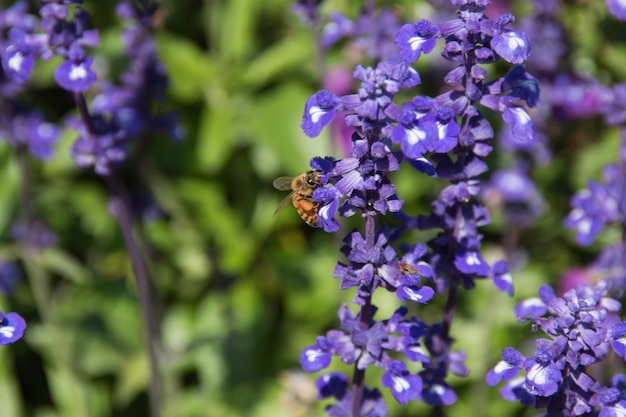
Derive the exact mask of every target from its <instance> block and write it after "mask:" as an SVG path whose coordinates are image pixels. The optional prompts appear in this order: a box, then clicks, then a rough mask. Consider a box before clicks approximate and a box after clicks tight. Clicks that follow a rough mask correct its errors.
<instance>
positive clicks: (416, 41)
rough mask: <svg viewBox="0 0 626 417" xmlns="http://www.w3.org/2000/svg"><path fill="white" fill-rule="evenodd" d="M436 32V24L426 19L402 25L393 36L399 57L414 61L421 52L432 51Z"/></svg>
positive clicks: (435, 41) (435, 40)
mask: <svg viewBox="0 0 626 417" xmlns="http://www.w3.org/2000/svg"><path fill="white" fill-rule="evenodd" d="M437 32H438V28H437V26H435V25H434V24H432V23H430V22H429V21H427V20H420V21H418V22H417V23H415V24H413V25H410V24H407V25H404V26H402V27H401V28H400V30H398V33H397V35H396V38H395V44H396V46H397V47H398V49H399V56H400V58H401V59H404V60H405V61H407V62H415V61H417V59H418V58H419V56H420V54H421V53H422V52H423V53H425V54H427V53H429V52H430V51H432V50H433V48H434V47H435V44H436V43H437V38H436V35H437Z"/></svg>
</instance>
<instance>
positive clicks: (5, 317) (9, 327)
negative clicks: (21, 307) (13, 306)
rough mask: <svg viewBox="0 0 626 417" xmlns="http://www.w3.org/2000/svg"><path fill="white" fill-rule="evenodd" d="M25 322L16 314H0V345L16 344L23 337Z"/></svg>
mask: <svg viewBox="0 0 626 417" xmlns="http://www.w3.org/2000/svg"><path fill="white" fill-rule="evenodd" d="M25 330H26V321H24V319H23V318H22V316H20V315H19V314H17V313H6V314H3V313H2V312H0V345H8V344H11V343H15V342H17V341H18V340H19V339H21V338H22V336H23V335H24V331H25Z"/></svg>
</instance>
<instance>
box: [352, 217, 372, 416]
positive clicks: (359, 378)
mask: <svg viewBox="0 0 626 417" xmlns="http://www.w3.org/2000/svg"><path fill="white" fill-rule="evenodd" d="M375 234H376V220H375V218H374V216H373V215H372V214H369V215H367V216H366V217H365V244H366V245H367V250H368V251H369V250H370V249H371V248H373V247H374V239H375ZM371 309H372V296H371V294H370V295H368V296H367V297H366V298H365V303H364V304H363V305H362V306H361V314H360V323H359V325H360V326H361V328H362V329H363V330H366V329H367V327H368V326H369V323H370V319H371ZM364 383H365V369H359V361H358V360H357V363H356V364H355V365H354V377H353V378H352V397H351V398H352V404H351V406H350V410H351V416H352V417H360V416H361V408H362V405H363V394H364V389H365V385H364Z"/></svg>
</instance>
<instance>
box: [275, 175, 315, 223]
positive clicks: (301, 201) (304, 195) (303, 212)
mask: <svg viewBox="0 0 626 417" xmlns="http://www.w3.org/2000/svg"><path fill="white" fill-rule="evenodd" d="M272 185H273V186H274V188H276V189H277V190H279V191H287V190H291V193H289V195H288V196H287V197H285V199H284V200H283V201H281V202H280V204H279V205H278V207H277V208H276V211H274V216H275V215H276V213H278V212H279V211H280V209H282V208H283V207H285V206H286V205H287V204H288V203H289V200H291V202H292V203H293V206H294V207H295V208H296V211H297V212H298V214H299V215H300V217H301V218H302V220H304V222H305V223H306V224H308V225H309V226H311V227H317V209H318V207H319V203H318V202H316V201H313V192H314V191H315V190H317V189H318V188H319V187H321V185H322V180H321V178H320V173H319V172H317V171H307V172H305V173H304V174H300V175H298V176H296V177H278V178H276V179H275V180H274V182H273V183H272Z"/></svg>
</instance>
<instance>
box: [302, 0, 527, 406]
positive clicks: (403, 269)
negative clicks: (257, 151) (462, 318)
mask: <svg viewBox="0 0 626 417" xmlns="http://www.w3.org/2000/svg"><path fill="white" fill-rule="evenodd" d="M453 3H454V4H456V5H458V6H460V9H459V12H458V17H457V18H456V19H454V20H451V21H447V22H444V23H442V24H434V23H431V22H428V21H426V20H420V21H418V22H417V23H415V24H407V25H404V26H402V27H401V28H400V29H399V30H398V32H397V33H396V35H395V38H394V44H395V45H396V47H397V48H398V50H397V55H394V58H393V59H387V60H384V61H381V62H379V63H378V64H377V65H376V67H375V68H371V67H368V68H365V67H362V66H360V65H359V66H357V67H356V69H355V71H354V73H353V75H354V78H356V79H357V80H359V81H361V86H360V88H359V90H358V92H357V94H346V95H343V96H337V95H334V94H332V93H330V92H328V91H324V90H323V91H320V92H318V93H316V94H314V95H313V96H312V97H311V98H310V99H309V100H308V101H307V103H306V105H305V111H304V116H303V119H302V128H303V130H304V132H305V133H306V134H307V135H308V136H311V137H313V136H317V135H319V133H320V132H321V130H322V129H323V128H324V127H325V126H327V125H328V124H329V123H330V122H331V121H332V120H333V119H334V118H335V117H336V116H337V114H338V113H339V112H347V116H346V123H347V125H348V126H350V127H352V128H353V129H354V133H353V135H352V148H351V151H350V157H348V158H344V159H341V160H337V159H334V158H332V157H325V158H313V160H312V161H311V166H312V167H313V169H315V170H317V171H318V172H320V174H321V178H322V183H323V184H324V187H321V188H319V189H318V190H316V191H315V193H314V199H315V201H317V202H319V218H320V222H319V227H322V228H323V229H324V230H325V231H327V232H334V231H337V230H338V229H339V224H338V222H337V220H336V218H335V217H336V215H337V214H339V215H340V216H344V217H347V216H352V215H355V214H360V215H361V216H362V217H363V218H364V219H365V233H364V234H362V233H361V232H359V231H358V230H353V231H352V232H351V233H350V234H349V235H348V236H347V237H346V238H345V239H344V243H345V245H344V247H343V248H342V253H343V254H344V255H345V256H346V258H347V260H348V263H342V262H339V263H338V264H337V266H336V268H335V271H334V277H335V278H338V279H341V289H348V288H356V294H355V297H354V298H353V302H354V303H355V304H356V305H358V306H360V313H358V314H353V313H352V312H351V311H350V310H349V309H348V308H347V307H345V306H344V307H342V309H341V310H340V314H339V315H340V319H341V328H342V330H341V331H335V330H332V331H330V332H328V333H327V335H326V336H323V337H319V338H318V339H317V341H316V344H315V345H314V346H309V347H307V348H305V349H304V351H303V352H302V355H301V357H300V361H301V364H302V366H303V368H304V369H305V370H307V371H311V372H315V371H319V370H322V369H324V368H326V367H327V366H328V365H329V364H330V361H331V357H332V356H339V357H340V359H341V360H342V361H343V362H344V363H347V364H354V366H355V374H354V378H353V382H352V389H351V390H350V389H348V388H347V379H346V378H345V377H343V376H337V375H336V374H327V375H325V376H323V377H322V378H321V379H320V381H321V382H319V381H318V384H319V385H318V386H319V387H321V388H320V396H321V397H327V396H333V397H334V398H335V399H336V400H337V402H336V403H335V404H334V405H332V406H329V408H328V409H327V411H328V413H329V414H330V415H346V414H351V415H353V416H357V415H362V414H360V410H362V408H361V407H362V405H363V404H364V401H365V397H366V396H367V395H370V397H368V401H377V400H376V399H377V398H378V396H377V391H376V390H368V389H367V387H365V386H364V385H363V375H364V372H365V369H366V368H367V366H368V365H375V366H378V367H381V368H383V369H384V370H385V373H384V374H383V377H382V381H381V383H382V385H383V387H386V388H389V389H391V392H392V394H393V395H394V397H395V398H396V400H397V401H398V402H400V403H402V404H404V403H406V402H407V401H408V400H413V399H420V400H422V401H424V402H426V403H428V404H431V405H434V406H437V407H438V406H443V405H449V404H451V403H453V402H454V401H455V400H456V394H455V393H454V391H453V390H452V389H451V387H450V386H449V385H448V384H447V383H446V378H447V376H448V375H449V374H450V373H454V374H457V375H466V374H467V372H468V371H467V369H466V368H465V366H464V365H463V360H464V357H465V355H464V353H463V352H462V351H452V350H451V344H452V338H451V337H450V335H449V332H450V326H451V320H452V317H453V316H454V306H455V304H456V294H457V289H458V288H459V287H464V288H467V289H469V288H473V287H474V285H475V282H474V281H475V280H476V279H477V278H487V277H489V278H491V279H492V280H493V281H494V283H495V285H496V286H497V287H498V288H499V289H501V290H503V291H506V292H507V293H509V294H512V292H513V285H512V280H511V276H510V274H509V273H508V266H507V264H506V262H504V261H500V262H496V263H494V264H493V265H489V264H488V263H487V262H486V261H485V259H484V258H483V257H482V255H481V253H480V246H481V240H482V235H481V234H480V233H478V229H479V228H480V227H482V226H484V225H487V224H488V223H489V213H488V211H487V209H486V208H485V207H484V206H482V205H481V204H480V202H479V201H478V199H477V198H476V197H477V196H478V195H479V192H480V180H479V179H478V176H479V175H481V174H483V173H485V172H486V171H487V169H488V168H487V165H486V163H485V162H484V158H485V157H486V156H487V155H488V154H489V153H490V152H491V150H492V147H491V145H490V144H489V141H490V139H491V138H492V137H493V129H492V128H491V126H490V124H489V122H488V121H487V119H485V117H484V116H483V115H482V113H481V110H480V109H479V107H478V106H483V107H486V108H487V109H491V110H495V111H496V112H498V113H500V114H501V115H502V119H503V121H504V122H505V123H506V124H507V125H508V126H510V128H511V132H512V135H513V137H514V140H517V141H529V140H531V139H532V137H533V128H532V122H531V120H530V116H529V114H528V112H527V107H534V106H536V105H537V103H538V98H539V95H538V94H539V90H538V85H537V81H536V80H535V78H534V77H533V76H532V75H530V74H529V73H527V72H526V71H525V69H524V67H522V66H520V65H516V66H514V67H512V69H511V70H510V71H509V72H508V73H507V74H506V75H505V76H503V77H500V78H497V79H495V80H488V79H487V78H488V74H487V71H486V70H485V69H484V68H482V66H481V65H484V64H491V63H494V62H496V61H498V60H500V59H504V60H506V61H508V62H510V63H512V64H521V63H522V62H523V61H524V60H525V59H526V58H527V57H528V55H529V52H530V44H529V42H528V38H527V37H526V35H524V34H522V33H518V32H515V31H513V30H511V29H509V28H508V26H509V25H510V24H511V23H512V22H513V20H514V19H513V17H512V16H511V15H509V14H506V15H504V16H502V17H500V18H499V19H497V20H495V21H492V20H490V19H489V18H488V17H487V16H486V15H485V14H484V9H485V7H486V6H487V5H488V3H489V1H486V0H483V1H475V0H467V1H454V2H453ZM439 38H443V39H445V47H444V50H443V53H442V55H443V57H444V58H446V59H448V60H449V61H452V62H453V63H455V64H456V66H455V67H454V68H453V69H452V70H451V71H450V72H449V73H448V74H447V75H446V76H445V79H444V81H445V83H446V84H448V85H449V86H451V87H453V89H451V90H448V91H446V92H444V93H442V94H440V95H439V96H437V97H428V96H424V95H417V96H415V97H413V99H411V100H410V101H409V102H405V103H402V104H396V103H395V102H394V98H395V97H396V95H397V93H398V92H400V91H401V90H403V89H409V88H413V87H415V86H417V85H419V84H420V82H421V79H420V76H419V74H418V73H417V72H416V71H415V69H414V68H413V67H412V66H411V64H412V63H413V62H415V61H416V60H417V59H418V58H419V57H420V56H421V54H422V53H424V54H426V53H429V52H431V51H432V50H433V49H434V47H435V46H436V42H437V39H439ZM402 163H407V164H410V165H411V166H412V167H413V168H415V169H416V170H417V171H419V172H421V173H425V174H427V175H429V176H436V177H438V178H441V179H444V180H447V181H449V183H450V184H449V186H447V187H446V188H445V189H444V190H443V191H442V192H441V193H440V195H439V197H438V199H437V200H436V201H435V202H434V203H433V205H432V208H433V211H432V213H430V214H428V215H418V216H416V217H413V216H411V215H409V214H407V213H404V212H402V204H403V201H402V200H401V199H400V198H399V197H398V195H397V192H396V189H395V187H394V185H393V183H392V182H391V179H390V173H392V172H394V171H397V170H398V169H399V166H400V164H402ZM388 212H389V213H391V214H392V215H393V216H394V217H396V218H398V219H401V220H403V222H402V225H401V226H400V227H399V228H397V229H389V228H388V227H387V226H385V225H384V224H383V225H382V226H381V227H378V229H377V228H376V219H377V218H379V217H380V216H382V215H385V214H386V213H388ZM406 229H420V230H429V229H437V230H439V231H440V232H439V234H438V235H437V236H436V237H435V238H433V239H431V240H430V241H428V242H427V243H426V244H415V245H409V246H407V247H402V248H401V249H400V252H398V249H396V248H394V247H392V246H391V243H392V242H393V241H395V240H396V239H397V238H398V237H399V235H400V234H401V233H402V232H403V231H405V230H406ZM433 284H434V287H435V289H433V288H431V285H433ZM378 288H384V289H386V290H388V291H390V292H393V293H395V295H396V297H397V298H398V299H399V300H400V301H405V300H407V301H414V302H418V303H427V302H428V301H430V300H431V298H432V297H433V296H434V295H435V290H436V292H438V293H440V294H444V293H446V292H447V293H448V301H447V303H446V306H447V307H446V308H447V311H446V312H445V313H444V316H445V319H444V321H443V322H441V323H434V324H431V325H428V324H425V323H423V322H422V321H421V320H419V319H417V318H415V317H410V318H407V319H402V318H401V317H403V316H404V315H405V314H406V310H404V309H400V310H398V311H397V312H396V313H395V314H394V316H393V317H391V318H390V319H388V320H383V321H376V320H374V311H375V310H376V308H375V307H374V306H373V305H372V303H371V301H372V294H373V293H374V291H375V290H376V289H378ZM396 333H400V336H398V335H396ZM388 350H391V351H396V352H402V353H403V354H404V355H405V357H406V359H408V360H409V361H412V362H419V363H420V365H421V370H420V371H418V372H417V373H412V372H410V371H409V370H408V367H407V364H406V363H405V362H404V361H403V360H401V359H393V360H392V359H391V358H392V357H393V358H396V357H397V354H396V355H394V356H390V355H389V354H388V353H387V351H388ZM328 393H331V394H328ZM348 403H349V405H348ZM338 407H339V408H338ZM339 409H340V410H341V411H339ZM376 409H378V410H382V408H378V407H376ZM342 413H343V414H342Z"/></svg>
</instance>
